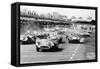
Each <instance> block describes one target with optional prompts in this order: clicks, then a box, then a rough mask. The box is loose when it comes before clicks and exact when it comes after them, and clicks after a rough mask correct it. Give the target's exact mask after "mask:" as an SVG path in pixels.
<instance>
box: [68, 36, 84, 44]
mask: <svg viewBox="0 0 100 69" xmlns="http://www.w3.org/2000/svg"><path fill="white" fill-rule="evenodd" d="M67 38H68V40H69V43H84V38H83V37H79V36H78V35H70V36H68V37H67Z"/></svg>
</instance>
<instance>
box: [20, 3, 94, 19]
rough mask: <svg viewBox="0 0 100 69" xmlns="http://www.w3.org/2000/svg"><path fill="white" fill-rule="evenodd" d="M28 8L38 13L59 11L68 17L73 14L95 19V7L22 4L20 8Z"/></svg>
mask: <svg viewBox="0 0 100 69" xmlns="http://www.w3.org/2000/svg"><path fill="white" fill-rule="evenodd" d="M23 9H27V10H30V11H35V12H37V13H38V14H47V13H52V12H58V13H59V14H61V15H66V16H68V18H71V17H72V16H75V17H82V18H83V20H87V18H88V17H89V16H90V17H92V18H93V20H95V10H93V9H76V8H56V7H41V6H24V5H22V6H20V10H21V11H22V10H23Z"/></svg>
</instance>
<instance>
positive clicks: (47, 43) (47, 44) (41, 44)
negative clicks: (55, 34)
mask: <svg viewBox="0 0 100 69" xmlns="http://www.w3.org/2000/svg"><path fill="white" fill-rule="evenodd" d="M54 46H55V45H54V43H53V42H52V41H51V40H50V39H48V38H47V36H44V35H40V36H37V37H36V49H37V51H38V52H42V51H43V50H47V49H51V48H53V47H54Z"/></svg>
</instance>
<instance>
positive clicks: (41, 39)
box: [20, 31, 84, 52]
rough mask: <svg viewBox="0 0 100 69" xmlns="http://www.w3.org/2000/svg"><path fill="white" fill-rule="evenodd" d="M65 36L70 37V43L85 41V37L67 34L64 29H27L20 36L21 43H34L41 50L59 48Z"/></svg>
mask: <svg viewBox="0 0 100 69" xmlns="http://www.w3.org/2000/svg"><path fill="white" fill-rule="evenodd" d="M63 36H65V37H66V38H67V39H68V41H69V43H72V42H76V43H77V42H78V43H84V38H83V37H80V36H79V35H77V34H74V33H67V34H66V33H65V32H64V31H49V32H48V31H33V32H30V31H27V32H26V33H24V34H23V35H21V36H20V43H21V44H31V43H34V44H35V45H36V50H37V51H38V52H40V51H43V50H44V49H52V48H55V49H56V48H58V46H59V44H60V43H61V42H62V41H63Z"/></svg>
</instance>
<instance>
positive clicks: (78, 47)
mask: <svg viewBox="0 0 100 69" xmlns="http://www.w3.org/2000/svg"><path fill="white" fill-rule="evenodd" d="M79 47H80V45H78V46H77V47H76V49H75V51H74V53H73V54H72V56H71V57H70V59H69V61H71V60H72V59H73V57H74V56H75V54H76V53H77V51H78V49H79Z"/></svg>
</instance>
